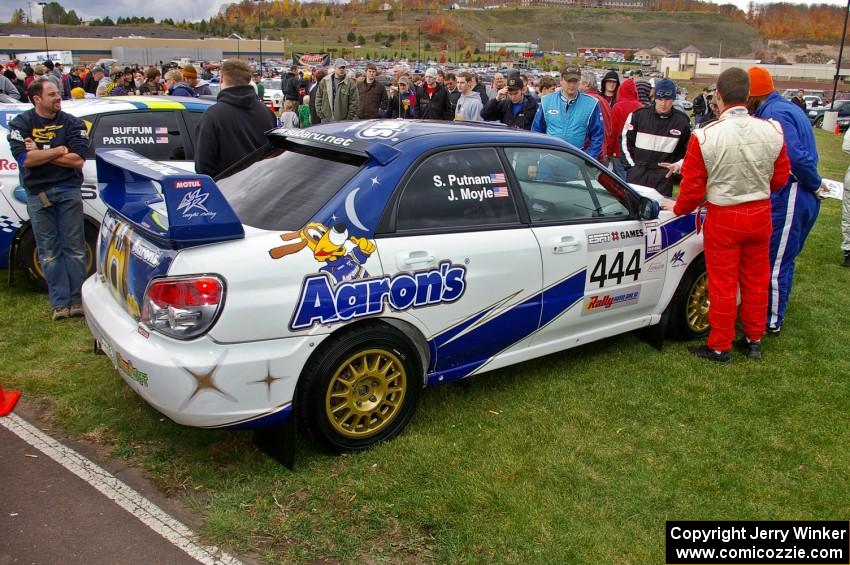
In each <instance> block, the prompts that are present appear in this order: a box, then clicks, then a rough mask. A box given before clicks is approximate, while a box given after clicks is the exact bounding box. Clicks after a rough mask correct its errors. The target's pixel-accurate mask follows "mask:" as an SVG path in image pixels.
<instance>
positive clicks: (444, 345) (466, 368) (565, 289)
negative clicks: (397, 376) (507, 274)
mask: <svg viewBox="0 0 850 565" xmlns="http://www.w3.org/2000/svg"><path fill="white" fill-rule="evenodd" d="M585 275H586V270H585V269H582V270H581V271H579V272H577V273H574V274H572V275H570V276H569V277H567V278H566V279H564V280H563V281H561V282H559V283H556V284H555V285H552V286H551V287H549V288H547V289H546V290H544V291H541V292H538V293H536V294H534V295H533V296H531V297H529V298H527V299H526V300H524V301H522V302H520V303H519V304H516V305H514V306H512V307H510V308H508V309H507V310H505V311H504V312H502V313H500V314H499V315H497V316H494V317H493V318H491V319H489V320H486V321H485V322H483V323H481V325H479V326H478V327H475V328H473V329H471V330H469V331H468V333H466V334H464V335H460V336H459V337H457V336H458V335H459V334H460V333H462V331H463V329H467V328H470V327H472V326H473V324H474V323H475V322H476V321H480V320H481V319H482V318H483V316H484V314H486V313H488V312H491V311H492V310H493V307H490V308H488V309H486V310H485V311H484V312H478V313H476V314H475V315H473V316H472V317H470V319H469V320H466V321H464V322H463V323H462V324H458V325H457V326H455V327H453V328H451V329H449V330H447V331H446V332H444V333H442V334H438V335H437V336H435V337H433V338H432V339H431V340H429V346H430V349H431V353H432V368H431V371H430V372H429V373H428V385H429V386H433V385H437V384H441V383H446V382H451V381H455V380H458V379H462V378H464V377H468V376H469V375H470V374H472V373H473V372H474V371H476V370H477V369H478V368H480V367H481V366H482V365H484V364H485V363H487V362H488V361H490V359H492V358H493V357H494V356H495V355H497V354H499V353H500V352H502V351H504V350H506V349H508V348H509V347H511V346H512V345H514V344H516V343H517V342H519V341H522V340H523V339H526V338H527V337H529V336H530V335H531V334H533V333H534V332H535V331H537V330H538V328H540V327H541V322H544V321H545V323H549V322H551V321H552V320H554V319H555V318H557V317H558V316H560V315H561V314H563V313H564V312H565V311H567V310H568V309H569V308H570V307H572V306H573V305H574V304H576V302H578V301H579V299H580V298H581V297H582V296H584V281H585ZM452 338H455V339H452Z"/></svg>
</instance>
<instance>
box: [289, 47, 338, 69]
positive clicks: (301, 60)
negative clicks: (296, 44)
mask: <svg viewBox="0 0 850 565" xmlns="http://www.w3.org/2000/svg"><path fill="white" fill-rule="evenodd" d="M292 64H293V65H299V66H302V67H327V66H328V65H330V64H331V56H330V54H329V53H299V52H297V51H295V52H293V53H292Z"/></svg>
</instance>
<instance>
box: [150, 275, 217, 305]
mask: <svg viewBox="0 0 850 565" xmlns="http://www.w3.org/2000/svg"><path fill="white" fill-rule="evenodd" d="M221 293H222V287H221V282H220V281H219V280H218V279H216V278H213V277H200V278H196V279H183V280H167V279H165V280H161V281H156V282H154V283H152V284H151V286H150V288H149V289H148V298H149V299H151V300H153V301H154V302H157V303H159V304H168V305H171V306H175V307H178V308H185V307H186V306H209V305H218V303H219V302H221Z"/></svg>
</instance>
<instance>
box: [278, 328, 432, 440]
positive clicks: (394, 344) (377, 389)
mask: <svg viewBox="0 0 850 565" xmlns="http://www.w3.org/2000/svg"><path fill="white" fill-rule="evenodd" d="M382 359H383V364H381V363H382ZM370 360H371V361H375V362H376V365H375V367H374V368H373V369H371V368H369V367H368V363H369V361H370ZM379 368H380V369H383V373H384V374H385V375H388V376H389V378H386V377H385V378H384V381H385V382H384V385H382V384H381V376H380V375H381V374H382V371H381V370H378V369H379ZM352 369H354V370H355V371H356V370H357V369H359V370H362V371H363V373H361V374H360V375H359V376H355V375H354V374H353V371H352ZM396 371H400V373H401V374H400V375H399V374H396ZM348 378H353V381H352V383H351V386H348V390H346V388H345V387H346V386H347V385H346V384H345V381H347V380H348ZM391 383H394V384H393V385H391ZM399 388H400V389H401V392H399V391H398V390H396V389H399ZM421 389H422V365H421V363H420V360H419V357H418V355H417V354H416V349H415V348H414V347H413V346H412V345H411V344H410V343H409V341H408V340H407V338H406V337H405V336H404V335H402V334H401V333H399V332H398V331H396V330H394V329H393V328H390V327H389V326H386V325H384V324H382V323H380V322H377V323H369V324H368V325H359V326H358V327H357V328H355V329H352V330H351V331H346V330H343V332H341V333H340V334H339V335H334V336H332V337H330V338H329V339H328V340H327V341H326V342H324V343H323V344H322V346H321V349H320V350H319V351H317V352H316V353H315V354H314V355H313V357H312V358H311V359H310V362H309V364H308V366H307V367H306V368H305V370H304V372H303V373H302V375H301V378H300V380H299V382H298V386H297V388H296V391H295V405H294V408H295V412H296V420H297V421H298V425H299V427H300V429H301V431H302V433H304V435H306V436H307V437H308V438H310V440H311V441H313V443H315V444H316V445H318V446H320V447H323V448H325V449H327V450H329V451H331V452H334V453H340V452H344V451H361V450H363V449H367V448H369V447H371V446H372V445H375V444H376V443H379V442H381V441H386V440H388V439H390V438H393V437H395V436H396V435H398V434H399V433H400V432H401V430H402V429H404V427H405V426H406V425H407V423H408V422H409V421H410V418H411V417H412V416H413V413H414V411H415V410H416V404H417V402H418V400H419V393H420V391H421ZM332 393H333V394H332ZM367 395H368V396H367ZM358 402H360V403H361V404H357V403H358ZM384 417H386V420H383V418H384ZM370 426H371V427H372V429H370Z"/></svg>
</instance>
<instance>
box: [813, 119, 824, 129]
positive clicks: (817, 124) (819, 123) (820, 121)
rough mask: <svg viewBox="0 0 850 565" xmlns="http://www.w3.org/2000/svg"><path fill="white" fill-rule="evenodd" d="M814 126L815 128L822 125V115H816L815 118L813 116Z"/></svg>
mask: <svg viewBox="0 0 850 565" xmlns="http://www.w3.org/2000/svg"><path fill="white" fill-rule="evenodd" d="M814 127H815V129H820V128H821V127H823V116H818V117H817V118H815V123H814Z"/></svg>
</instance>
